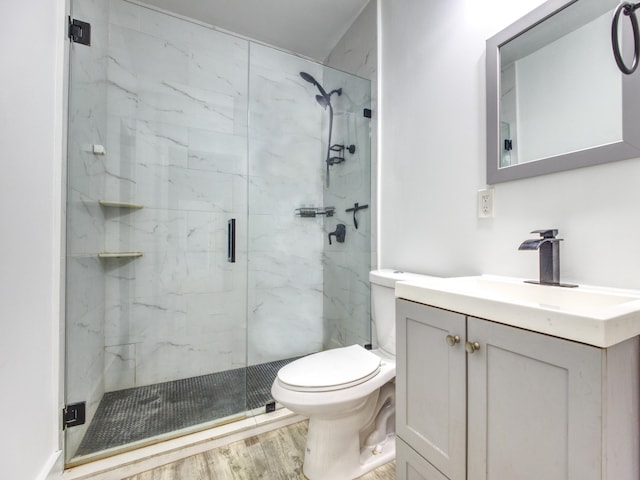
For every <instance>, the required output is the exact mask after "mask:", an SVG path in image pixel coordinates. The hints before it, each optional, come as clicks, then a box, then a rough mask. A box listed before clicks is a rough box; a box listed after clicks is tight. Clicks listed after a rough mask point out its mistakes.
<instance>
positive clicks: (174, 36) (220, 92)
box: [105, 0, 249, 391]
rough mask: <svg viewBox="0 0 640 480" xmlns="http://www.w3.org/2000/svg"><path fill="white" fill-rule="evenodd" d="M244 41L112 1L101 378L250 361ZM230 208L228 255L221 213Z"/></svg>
mask: <svg viewBox="0 0 640 480" xmlns="http://www.w3.org/2000/svg"><path fill="white" fill-rule="evenodd" d="M248 49H249V46H248V42H247V41H246V40H242V39H238V38H236V37H233V36H230V35H226V34H223V33H220V32H217V31H215V30H212V29H210V28H205V27H202V26H199V25H196V24H194V23H190V22H187V21H184V20H182V19H178V18H175V17H172V16H169V15H165V14H162V13H159V12H156V11H153V10H150V9H146V8H143V7H140V6H137V5H133V4H130V3H127V2H123V1H118V0H114V1H112V2H111V12H110V23H109V62H108V105H109V112H108V139H107V150H108V152H109V154H108V156H107V158H108V162H107V164H106V170H107V176H106V186H105V190H106V192H105V195H106V198H107V199H108V200H115V201H120V202H132V203H136V204H141V205H143V206H144V208H142V209H121V208H113V209H107V211H106V213H105V243H106V247H105V248H106V249H107V250H108V251H113V252H130V251H140V252H143V256H142V257H140V258H135V259H129V260H125V259H121V260H109V261H106V262H105V273H106V312H105V384H106V389H107V391H111V390H119V389H122V388H127V387H133V386H140V385H149V384H154V383H158V382H164V381H169V380H175V379H179V378H185V377H192V376H197V375H202V374H207V373H213V372H217V371H223V370H228V369H232V368H237V367H240V366H244V365H245V358H246V351H245V348H246V347H245V345H246V344H245V335H246V320H245V316H246V288H245V285H246V258H247V256H246V212H247V187H246V185H247V155H246V152H247V150H246V142H247V74H248V72H247V58H248ZM230 218H236V219H237V222H238V237H237V238H238V240H237V258H238V261H237V262H236V263H228V262H227V238H226V235H227V221H228V220H229V219H230Z"/></svg>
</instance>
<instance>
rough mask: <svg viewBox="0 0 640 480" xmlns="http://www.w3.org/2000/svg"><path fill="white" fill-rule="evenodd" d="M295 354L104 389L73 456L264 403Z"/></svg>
mask: <svg viewBox="0 0 640 480" xmlns="http://www.w3.org/2000/svg"><path fill="white" fill-rule="evenodd" d="M295 359H296V358H290V359H286V360H279V361H275V362H269V363H264V364H261V365H253V366H250V367H246V368H238V369H234V370H228V371H225V372H218V373H212V374H208V375H202V376H198V377H191V378H185V379H181V380H174V381H171V382H165V383H158V384H155V385H147V386H143V387H135V388H128V389H125V390H118V391H115V392H108V393H105V394H104V396H103V397H102V400H101V401H100V405H98V409H97V411H96V414H95V416H94V418H93V420H92V422H91V425H89V428H88V429H87V432H86V434H85V436H84V438H83V439H82V442H81V443H80V446H79V447H78V451H77V452H76V455H79V456H81V455H88V454H91V453H96V452H99V451H102V450H106V449H108V448H113V447H118V446H121V445H125V444H127V443H131V442H136V441H139V440H144V439H146V438H151V437H155V436H157V435H161V434H165V433H169V432H172V431H175V430H180V429H182V428H186V427H191V426H194V425H198V424H201V423H205V422H210V421H212V420H216V419H218V418H223V417H227V416H229V415H233V414H236V413H241V412H244V411H246V410H252V409H254V408H258V407H261V406H264V405H265V404H267V403H269V402H271V401H273V399H272V398H271V384H272V383H273V380H274V379H275V377H276V375H277V373H278V370H279V369H280V368H281V367H283V366H284V365H286V364H287V363H289V362H291V361H293V360H295Z"/></svg>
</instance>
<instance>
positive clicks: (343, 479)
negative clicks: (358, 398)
mask: <svg viewBox="0 0 640 480" xmlns="http://www.w3.org/2000/svg"><path fill="white" fill-rule="evenodd" d="M390 387H391V388H393V385H390ZM377 403H378V395H377V393H376V394H374V395H371V396H369V397H368V398H367V399H366V400H365V401H364V405H361V407H360V408H359V409H358V410H359V414H357V415H345V416H342V417H338V418H318V417H311V418H310V419H309V430H308V433H307V443H306V447H305V455H304V464H303V468H302V469H303V472H304V474H305V475H306V477H307V478H308V479H309V480H351V479H354V478H358V477H360V476H362V475H364V474H365V473H367V472H369V471H370V470H373V469H374V468H377V467H379V466H381V465H384V464H385V463H388V462H390V461H392V460H393V459H394V458H395V454H396V442H395V432H393V431H391V432H389V433H387V434H386V436H383V437H382V438H377V439H376V442H375V443H372V444H369V445H367V444H366V442H363V441H361V439H360V435H359V433H358V432H359V431H360V429H361V428H362V425H363V423H365V420H364V419H366V418H371V416H372V415H373V413H374V412H375V410H374V409H377V408H379V405H377Z"/></svg>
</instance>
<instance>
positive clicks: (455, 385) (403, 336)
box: [396, 300, 466, 480]
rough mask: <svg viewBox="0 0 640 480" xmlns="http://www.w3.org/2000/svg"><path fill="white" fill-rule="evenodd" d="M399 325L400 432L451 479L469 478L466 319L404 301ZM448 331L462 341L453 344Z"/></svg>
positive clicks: (398, 311)
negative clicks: (450, 344) (466, 448)
mask: <svg viewBox="0 0 640 480" xmlns="http://www.w3.org/2000/svg"><path fill="white" fill-rule="evenodd" d="M396 327H397V348H396V367H397V376H396V422H397V429H396V430H397V434H398V436H399V437H401V438H402V439H403V440H404V441H405V442H407V443H408V444H409V445H411V447H413V449H414V450H416V451H417V452H418V453H419V454H420V455H422V456H423V457H424V458H425V459H427V460H428V461H429V462H430V463H431V464H432V465H433V466H434V467H435V468H437V469H438V470H439V471H440V472H442V473H443V474H444V475H445V476H446V477H447V478H449V479H450V480H464V478H465V471H466V454H465V446H466V393H465V392H466V387H465V378H466V376H465V368H466V367H465V352H464V342H465V317H464V315H460V314H457V313H452V312H448V311H446V310H441V309H438V308H433V307H427V306H425V305H421V304H418V303H414V302H409V301H406V300H398V301H397V311H396ZM447 335H452V336H458V337H459V338H460V342H459V343H456V344H454V345H453V346H449V345H448V344H447ZM399 478H403V477H399Z"/></svg>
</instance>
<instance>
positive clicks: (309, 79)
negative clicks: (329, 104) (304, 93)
mask: <svg viewBox="0 0 640 480" xmlns="http://www.w3.org/2000/svg"><path fill="white" fill-rule="evenodd" d="M300 76H301V77H302V78H303V79H304V80H306V81H307V82H309V83H311V84H313V85H315V86H316V87H317V88H318V90H320V93H321V94H322V96H323V97H327V92H326V91H325V90H324V88H322V85H320V84H319V83H318V81H317V80H316V79H315V78H313V76H312V75H310V74H308V73H307V72H300Z"/></svg>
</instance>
